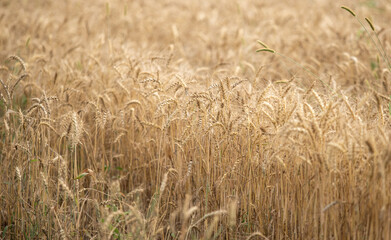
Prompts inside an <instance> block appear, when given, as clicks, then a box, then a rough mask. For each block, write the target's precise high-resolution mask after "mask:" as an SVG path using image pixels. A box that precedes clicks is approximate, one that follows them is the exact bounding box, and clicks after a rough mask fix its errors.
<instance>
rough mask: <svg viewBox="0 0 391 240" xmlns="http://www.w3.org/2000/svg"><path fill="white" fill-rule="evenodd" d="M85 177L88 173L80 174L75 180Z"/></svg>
mask: <svg viewBox="0 0 391 240" xmlns="http://www.w3.org/2000/svg"><path fill="white" fill-rule="evenodd" d="M87 175H89V173H88V172H85V173H82V174H80V175H79V176H77V177H76V178H75V179H81V178H83V177H85V176H87Z"/></svg>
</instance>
